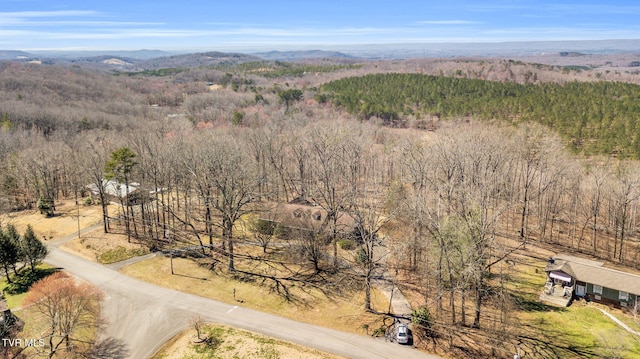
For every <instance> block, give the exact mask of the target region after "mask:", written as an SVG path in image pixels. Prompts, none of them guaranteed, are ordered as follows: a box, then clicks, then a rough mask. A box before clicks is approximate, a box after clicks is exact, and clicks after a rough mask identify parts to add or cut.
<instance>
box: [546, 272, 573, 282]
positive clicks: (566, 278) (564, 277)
mask: <svg viewBox="0 0 640 359" xmlns="http://www.w3.org/2000/svg"><path fill="white" fill-rule="evenodd" d="M549 277H551V278H553V279H559V280H561V281H563V282H569V283H570V282H571V279H572V278H571V276H570V275H568V274H566V273H562V272H557V271H551V272H550V273H549Z"/></svg>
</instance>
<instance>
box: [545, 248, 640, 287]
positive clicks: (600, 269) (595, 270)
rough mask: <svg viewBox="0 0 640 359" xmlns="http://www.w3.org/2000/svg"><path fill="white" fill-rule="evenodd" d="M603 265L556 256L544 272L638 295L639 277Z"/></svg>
mask: <svg viewBox="0 0 640 359" xmlns="http://www.w3.org/2000/svg"><path fill="white" fill-rule="evenodd" d="M603 265H604V264H603V263H602V262H596V261H592V260H588V259H584V258H578V257H572V256H567V255H558V256H556V257H555V258H554V263H548V264H547V268H546V269H545V271H547V272H550V271H560V272H564V273H566V274H568V275H570V276H571V277H573V278H575V279H576V280H578V281H581V282H586V283H591V284H597V285H601V286H603V287H606V288H611V289H615V290H619V291H623V292H628V293H632V294H636V295H640V276H638V275H635V274H631V273H627V272H622V271H619V270H615V269H611V268H605V267H604V266H603Z"/></svg>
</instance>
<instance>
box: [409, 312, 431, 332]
mask: <svg viewBox="0 0 640 359" xmlns="http://www.w3.org/2000/svg"><path fill="white" fill-rule="evenodd" d="M432 320H433V319H432V318H431V313H430V312H429V308H427V307H424V306H422V307H419V308H416V309H414V310H413V311H412V312H411V323H413V324H415V325H416V326H417V327H418V328H417V329H418V330H419V331H424V333H425V335H429V336H431V335H432V332H431V323H432Z"/></svg>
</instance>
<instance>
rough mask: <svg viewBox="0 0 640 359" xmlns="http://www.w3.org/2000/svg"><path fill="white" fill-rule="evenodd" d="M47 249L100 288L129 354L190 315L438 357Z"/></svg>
mask: <svg viewBox="0 0 640 359" xmlns="http://www.w3.org/2000/svg"><path fill="white" fill-rule="evenodd" d="M62 242H64V241H63V240H60V241H57V243H55V244H57V245H59V244H60V243H62ZM52 244H53V243H52ZM49 250H50V254H49V256H48V257H47V259H46V262H48V263H49V264H51V265H54V266H57V267H60V268H63V269H65V270H66V271H68V272H69V273H72V274H74V275H76V276H78V277H80V278H82V279H84V280H87V281H88V282H91V283H93V284H94V285H96V286H97V287H98V288H100V289H101V290H102V291H103V292H104V293H105V299H104V301H103V304H102V306H103V308H102V313H103V317H104V318H107V319H108V323H107V327H106V333H105V334H106V335H107V336H111V337H114V338H116V339H121V340H123V341H124V342H125V344H126V345H127V346H128V348H129V353H130V357H131V358H135V359H140V358H148V357H150V356H151V355H152V354H153V353H154V352H155V351H156V350H157V349H158V348H159V347H160V346H161V345H162V344H163V343H164V342H165V341H167V340H168V339H169V338H171V337H172V336H174V335H176V334H177V333H179V332H180V331H182V330H183V329H185V328H186V327H187V326H188V323H189V319H190V318H191V317H192V316H193V315H196V314H197V315H199V316H201V317H202V318H203V319H205V320H206V321H211V322H217V323H222V324H227V325H230V326H234V327H237V328H242V329H246V330H250V331H254V332H258V333H262V334H265V335H269V336H272V337H275V338H280V339H284V340H288V341H291V342H294V343H298V344H301V345H304V346H308V347H313V348H316V349H319V350H322V351H326V352H331V353H335V354H338V355H342V356H345V357H348V358H372V359H373V358H398V357H400V358H404V359H411V358H432V359H436V358H439V357H437V356H433V355H427V354H424V353H421V352H419V351H418V350H415V349H413V348H411V347H406V346H401V345H398V344H397V343H391V342H385V341H384V340H381V339H374V338H371V337H368V336H363V335H357V334H351V333H344V332H340V331H336V330H332V329H328V328H323V327H318V326H314V325H310V324H306V323H301V322H297V321H294V320H290V319H286V318H283V317H279V316H275V315H271V314H266V313H263V312H259V311H255V310H252V309H247V308H243V307H238V306H234V305H231V304H226V303H221V302H217V301H214V300H210V299H206V298H202V297H198V296H195V295H191V294H187V293H182V292H178V291H175V290H171V289H167V288H162V287H158V286H155V285H152V284H149V283H146V282H142V281H139V280H137V279H133V278H131V277H127V276H125V275H123V274H120V273H119V272H117V271H115V270H113V269H111V268H108V267H105V266H102V265H100V264H97V263H95V262H91V261H88V260H86V259H84V258H80V257H78V256H75V255H73V254H71V253H69V252H65V251H63V250H61V249H58V248H56V247H55V246H53V245H52V246H50V247H49ZM203 285H206V284H203Z"/></svg>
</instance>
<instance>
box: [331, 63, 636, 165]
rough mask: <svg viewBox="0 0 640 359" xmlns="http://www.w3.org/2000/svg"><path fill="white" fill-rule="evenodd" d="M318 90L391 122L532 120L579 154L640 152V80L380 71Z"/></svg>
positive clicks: (356, 110) (364, 114)
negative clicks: (563, 80) (556, 80)
mask: <svg viewBox="0 0 640 359" xmlns="http://www.w3.org/2000/svg"><path fill="white" fill-rule="evenodd" d="M530 80H531V81H537V80H536V79H534V78H532V77H530ZM322 90H324V91H325V92H326V96H327V97H328V98H329V100H330V101H331V102H332V103H334V104H335V105H337V106H341V107H344V108H345V109H346V110H347V111H349V112H350V113H352V114H354V115H358V116H360V117H361V118H363V119H369V118H371V117H377V118H380V119H382V120H384V121H385V123H386V124H388V125H390V126H399V127H406V126H407V125H408V122H409V119H410V118H413V119H414V120H415V121H417V122H420V121H422V120H424V119H425V118H427V119H429V118H433V117H436V118H438V119H453V118H460V117H473V118H479V119H484V120H487V121H488V120H501V121H504V122H507V123H514V124H519V123H526V122H537V123H540V124H543V125H545V126H548V127H549V128H551V129H553V130H555V131H557V132H558V133H559V134H560V135H562V136H563V137H564V138H565V139H566V141H567V142H568V143H569V145H570V147H571V148H572V149H574V150H576V151H578V152H584V153H587V154H605V155H611V154H615V155H617V156H620V157H622V158H625V157H630V158H636V159H637V158H640V123H639V121H638V118H639V116H640V102H639V101H638V100H640V86H639V85H634V84H624V83H616V82H604V81H599V82H572V83H567V84H563V85H560V84H553V83H542V84H541V83H538V84H533V83H526V84H518V83H514V82H496V81H486V80H473V79H465V78H454V77H436V76H426V75H416V74H378V75H367V76H362V77H351V78H344V79H340V80H336V81H332V82H329V83H327V84H324V85H323V86H322Z"/></svg>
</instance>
